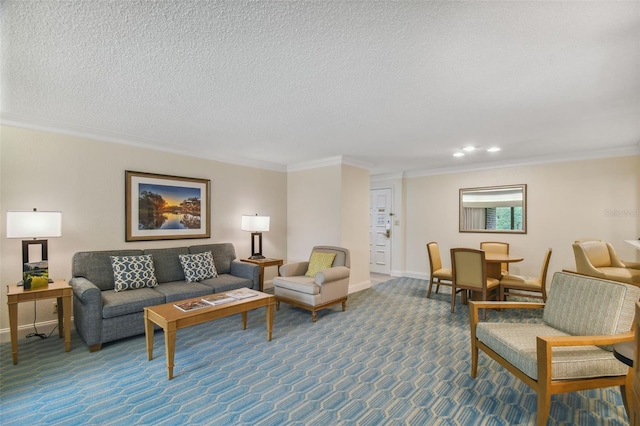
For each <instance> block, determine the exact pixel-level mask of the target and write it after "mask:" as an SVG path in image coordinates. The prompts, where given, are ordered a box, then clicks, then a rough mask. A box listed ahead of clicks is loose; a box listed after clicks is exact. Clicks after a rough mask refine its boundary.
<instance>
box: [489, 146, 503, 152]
mask: <svg viewBox="0 0 640 426" xmlns="http://www.w3.org/2000/svg"><path fill="white" fill-rule="evenodd" d="M498 151H500V148H499V147H497V146H492V147H491V148H487V152H498Z"/></svg>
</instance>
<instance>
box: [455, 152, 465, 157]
mask: <svg viewBox="0 0 640 426" xmlns="http://www.w3.org/2000/svg"><path fill="white" fill-rule="evenodd" d="M453 156H454V157H462V156H464V152H460V151H458V152H454V153H453Z"/></svg>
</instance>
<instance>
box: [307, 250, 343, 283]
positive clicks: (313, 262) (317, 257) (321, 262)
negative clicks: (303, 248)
mask: <svg viewBox="0 0 640 426" xmlns="http://www.w3.org/2000/svg"><path fill="white" fill-rule="evenodd" d="M335 258H336V254H335V253H320V252H318V251H314V252H313V253H311V259H309V268H308V269H307V273H306V274H304V276H305V277H315V276H316V274H317V273H318V272H320V271H323V270H325V269H329V268H331V265H332V264H333V259H335Z"/></svg>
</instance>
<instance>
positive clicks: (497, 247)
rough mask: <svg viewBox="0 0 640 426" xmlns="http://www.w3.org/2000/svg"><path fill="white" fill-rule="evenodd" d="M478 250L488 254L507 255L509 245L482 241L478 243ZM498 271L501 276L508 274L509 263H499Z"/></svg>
mask: <svg viewBox="0 0 640 426" xmlns="http://www.w3.org/2000/svg"><path fill="white" fill-rule="evenodd" d="M480 250H484V251H486V252H489V253H500V254H509V243H503V242H500V241H483V242H481V243H480ZM500 269H501V270H502V273H503V274H508V273H509V263H501V264H500Z"/></svg>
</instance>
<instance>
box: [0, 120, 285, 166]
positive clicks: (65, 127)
mask: <svg viewBox="0 0 640 426" xmlns="http://www.w3.org/2000/svg"><path fill="white" fill-rule="evenodd" d="M0 125H2V126H9V127H18V128H22V129H28V130H36V131H41V132H48V133H54V134H59V135H65V136H72V137H77V138H83V139H92V140H96V141H99V142H108V143H116V144H120V145H128V146H134V147H137V148H144V149H150V150H153V151H161V152H167V153H170V154H178V155H184V156H186V157H195V158H201V159H202V158H204V159H207V160H212V161H219V162H221V163H229V164H235V165H238V166H245V167H253V168H257V169H266V170H272V171H278V172H286V167H285V166H283V165H281V164H275V163H270V162H267V161H258V160H249V159H243V158H238V157H235V156H225V155H215V156H212V155H207V154H203V153H201V152H197V153H196V152H191V151H187V150H185V149H184V147H181V146H178V145H176V144H172V143H168V142H166V141H161V140H158V139H150V138H143V137H140V136H134V135H129V134H126V133H116V132H110V131H107V130H102V129H94V128H89V127H84V126H78V125H75V124H68V123H60V122H58V121H52V120H46V119H40V118H38V119H36V118H33V117H26V116H21V115H18V114H11V113H6V112H3V113H0Z"/></svg>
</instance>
